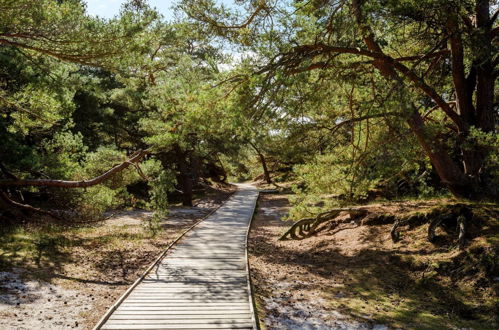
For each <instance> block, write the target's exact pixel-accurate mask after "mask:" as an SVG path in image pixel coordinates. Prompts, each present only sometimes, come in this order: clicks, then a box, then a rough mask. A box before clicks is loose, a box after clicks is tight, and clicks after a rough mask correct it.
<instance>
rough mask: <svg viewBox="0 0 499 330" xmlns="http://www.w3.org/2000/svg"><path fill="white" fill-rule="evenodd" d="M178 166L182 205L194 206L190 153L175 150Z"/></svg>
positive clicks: (177, 148) (178, 148) (178, 149)
mask: <svg viewBox="0 0 499 330" xmlns="http://www.w3.org/2000/svg"><path fill="white" fill-rule="evenodd" d="M175 153H176V156H177V165H178V170H179V172H180V175H179V183H180V189H181V190H182V205H183V206H192V188H193V184H192V172H191V167H190V165H189V162H188V153H187V152H185V151H182V150H181V149H180V147H178V146H177V147H176V148H175Z"/></svg>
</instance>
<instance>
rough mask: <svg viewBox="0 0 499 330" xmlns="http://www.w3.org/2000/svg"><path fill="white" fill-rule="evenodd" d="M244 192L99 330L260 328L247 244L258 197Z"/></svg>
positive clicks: (182, 244) (185, 241) (189, 237)
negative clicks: (253, 294)
mask: <svg viewBox="0 0 499 330" xmlns="http://www.w3.org/2000/svg"><path fill="white" fill-rule="evenodd" d="M238 188H239V189H238V191H237V192H236V193H235V194H234V195H232V197H231V198H230V199H229V200H228V201H227V202H226V203H225V204H224V205H223V206H222V207H220V208H219V209H218V210H217V211H216V212H215V213H213V214H212V215H211V216H209V217H208V218H206V219H205V220H204V221H203V222H201V223H200V224H198V225H197V226H196V227H194V228H193V229H192V230H191V231H189V232H188V233H187V234H186V235H185V236H184V237H183V238H182V239H181V240H180V241H179V242H177V244H176V245H175V246H174V247H173V248H172V249H171V250H170V251H169V252H168V254H167V256H166V257H165V258H163V259H162V260H161V261H160V262H159V263H158V264H157V266H155V267H154V268H153V269H152V270H151V271H150V272H149V273H147V274H146V276H145V277H144V278H143V279H142V280H141V281H140V283H139V284H138V285H137V286H135V287H134V288H133V289H132V290H131V291H129V293H128V295H127V296H126V297H125V299H124V300H123V301H121V303H120V304H119V305H117V308H112V310H110V311H109V312H108V314H107V315H106V316H105V317H104V318H103V320H102V321H101V322H100V323H99V324H98V325H97V327H96V329H253V328H255V318H254V313H253V306H252V302H251V294H250V286H249V274H248V268H247V255H246V238H247V232H248V226H249V223H250V221H251V218H252V216H253V212H254V209H255V205H256V200H257V198H258V191H257V189H256V188H255V187H253V186H250V185H245V184H240V185H238ZM115 307H116V305H115Z"/></svg>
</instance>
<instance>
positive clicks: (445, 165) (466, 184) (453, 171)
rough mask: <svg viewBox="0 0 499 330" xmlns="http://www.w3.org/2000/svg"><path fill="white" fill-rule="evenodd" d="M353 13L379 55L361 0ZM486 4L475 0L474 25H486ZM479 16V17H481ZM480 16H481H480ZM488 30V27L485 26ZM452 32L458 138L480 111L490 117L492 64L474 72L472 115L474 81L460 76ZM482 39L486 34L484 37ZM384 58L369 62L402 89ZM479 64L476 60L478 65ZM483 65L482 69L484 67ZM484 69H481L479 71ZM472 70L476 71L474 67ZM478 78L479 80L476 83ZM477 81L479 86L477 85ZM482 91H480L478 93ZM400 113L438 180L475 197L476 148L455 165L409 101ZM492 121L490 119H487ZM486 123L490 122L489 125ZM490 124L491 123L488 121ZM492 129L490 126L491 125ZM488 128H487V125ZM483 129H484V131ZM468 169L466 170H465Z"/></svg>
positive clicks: (460, 54) (479, 162)
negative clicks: (457, 108)
mask: <svg viewBox="0 0 499 330" xmlns="http://www.w3.org/2000/svg"><path fill="white" fill-rule="evenodd" d="M352 5H353V13H354V15H355V18H356V21H357V24H358V26H359V28H360V29H361V31H362V35H363V40H364V43H365V44H366V46H367V48H368V49H369V50H370V51H372V52H375V53H379V54H383V50H382V49H381V47H380V46H379V44H378V43H377V42H376V40H375V37H374V33H373V31H372V30H371V29H370V27H369V25H368V24H367V22H366V21H365V18H364V16H363V15H362V0H354V1H353V2H352ZM488 9H489V4H488V0H478V1H477V24H478V28H480V19H481V20H482V21H483V24H489V22H490V18H489V13H488ZM451 16H452V13H451V14H450V18H449V20H448V25H447V28H448V29H449V30H451V31H452V29H454V28H455V24H456V21H455V17H454V18H453V17H451ZM481 16H482V17H481ZM480 17H481V18H480ZM489 31H490V27H489ZM457 32H459V31H456V33H454V34H452V37H451V40H450V41H451V42H450V44H451V61H452V78H453V83H454V87H455V92H456V97H457V98H458V102H457V103H458V107H460V111H461V113H460V114H459V115H457V116H458V117H459V118H457V119H458V121H459V125H458V128H457V129H458V134H459V135H460V136H462V137H466V136H467V134H468V133H469V128H470V126H471V125H473V123H474V120H475V117H480V110H479V108H482V112H484V113H486V114H485V115H482V117H485V118H488V119H490V111H492V100H493V79H492V82H491V80H490V79H489V78H488V76H487V74H488V75H492V72H493V70H492V66H491V65H489V66H487V65H485V67H481V71H482V78H480V77H478V72H477V83H476V85H477V109H476V112H477V113H478V116H475V113H474V111H473V109H472V108H473V106H472V95H473V91H474V89H475V82H474V81H473V79H474V76H473V72H471V73H470V77H468V79H466V78H465V76H464V64H463V63H464V62H463V59H464V51H463V45H462V41H461V40H460V38H459V34H458V33H457ZM485 35H487V36H488V38H489V39H488V40H485V42H484V47H485V51H484V53H485V55H482V56H484V58H482V59H483V60H484V61H485V62H483V63H485V64H486V63H487V62H486V61H487V60H488V61H489V62H490V42H491V39H490V38H491V37H490V33H487V32H485ZM484 38H485V39H486V37H484ZM392 64H393V63H389V62H386V61H384V60H383V59H378V60H375V61H373V65H374V67H375V68H376V69H377V70H378V71H379V72H380V73H381V75H382V76H383V77H385V78H386V79H389V80H394V81H396V82H399V83H400V87H401V88H403V86H404V83H403V81H402V78H401V77H400V76H399V74H398V72H397V71H396V69H395V67H394V66H393V65H392ZM481 64H482V63H480V65H481ZM484 68H485V69H484ZM484 70H485V71H487V72H483V71H484ZM476 71H479V70H478V69H476ZM480 81H481V82H480ZM480 84H482V85H483V88H482V89H481V88H480ZM481 90H482V92H480V91H481ZM482 94H483V97H484V100H479V99H480V97H479V96H480V95H482ZM480 103H485V104H484V105H483V106H481V107H480V106H479V105H480ZM404 112H405V113H406V114H407V122H408V125H409V127H410V128H411V130H412V132H413V133H414V135H415V136H416V138H417V140H418V142H419V144H420V145H421V147H422V148H423V150H424V151H425V153H426V155H427V156H428V158H429V159H430V161H431V162H432V164H433V166H434V167H435V170H436V172H437V174H438V176H439V177H440V179H441V181H442V183H443V184H444V185H445V186H446V187H447V188H448V189H449V191H450V192H451V193H452V194H453V195H454V196H456V197H460V198H469V199H476V198H478V197H479V195H480V194H482V193H480V191H481V189H480V183H479V180H478V173H479V171H480V169H481V168H482V166H483V160H484V158H485V157H484V155H483V154H477V152H479V151H477V150H470V151H466V150H464V151H463V155H462V157H463V158H462V160H463V163H464V168H462V167H461V166H459V164H458V163H457V162H456V161H455V160H453V159H452V158H451V156H450V154H449V151H448V150H447V149H446V148H445V147H444V145H443V143H442V142H441V141H438V140H437V139H436V138H435V137H434V136H431V135H430V134H429V132H428V130H427V129H426V127H425V126H426V125H425V123H424V121H423V118H422V117H421V114H420V113H419V112H418V111H417V109H416V107H415V106H414V105H413V104H409V105H408V106H406V107H405V109H404ZM491 121H492V123H493V120H491ZM489 125H490V124H489ZM492 125H493V124H492ZM491 127H492V129H493V127H494V126H491ZM491 127H489V129H490V128H491ZM485 131H487V130H485ZM465 168H468V171H469V172H471V173H468V172H466V171H465Z"/></svg>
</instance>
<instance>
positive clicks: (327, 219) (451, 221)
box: [279, 204, 473, 248]
mask: <svg viewBox="0 0 499 330" xmlns="http://www.w3.org/2000/svg"><path fill="white" fill-rule="evenodd" d="M340 213H347V214H349V215H350V217H349V218H348V219H347V220H346V221H348V222H350V221H352V220H354V219H358V218H362V221H361V222H360V224H361V225H384V224H390V223H393V226H392V228H391V230H390V237H391V239H392V241H393V242H394V243H396V242H398V241H399V240H400V232H399V229H400V227H402V226H409V227H416V226H421V225H424V224H426V223H427V224H428V231H427V239H428V241H430V242H435V241H436V237H437V235H436V229H437V228H438V227H443V228H444V229H445V230H446V231H447V232H448V233H455V232H456V231H457V232H458V245H459V247H460V248H463V247H464V244H465V239H466V235H467V227H468V224H469V223H470V221H471V219H472V217H473V213H472V210H471V209H470V207H469V206H467V205H464V204H450V205H445V206H439V207H435V208H433V209H432V210H431V211H430V212H428V213H416V214H411V215H408V216H402V217H397V216H394V215H390V214H376V213H369V210H368V209H366V208H338V209H333V210H329V211H327V212H323V213H320V214H318V215H317V216H315V217H311V218H304V219H301V220H299V221H297V222H296V223H294V224H293V225H292V226H291V227H290V228H289V229H288V230H287V231H286V232H285V233H284V234H283V235H282V236H281V237H280V238H279V240H288V239H292V240H302V239H306V238H309V237H311V236H313V235H315V234H317V233H319V232H321V231H323V230H325V229H328V230H333V229H335V228H336V227H338V226H339V225H340V224H341V223H343V222H345V221H341V220H337V219H336V218H337V217H338V216H339V215H340Z"/></svg>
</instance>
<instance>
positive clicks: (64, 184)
mask: <svg viewBox="0 0 499 330" xmlns="http://www.w3.org/2000/svg"><path fill="white" fill-rule="evenodd" d="M146 154H147V151H145V150H139V151H137V152H135V153H133V154H132V156H130V158H129V159H128V160H126V161H124V162H123V163H121V164H119V165H116V166H114V167H113V168H111V169H110V170H108V171H107V172H105V173H103V174H102V175H100V176H98V177H95V178H93V179H90V180H83V181H66V180H52V179H37V180H29V179H28V180H23V179H17V180H12V179H9V180H0V187H21V186H22V187H28V186H36V187H61V188H85V187H91V186H95V185H97V184H99V183H102V182H104V181H105V180H107V179H109V178H110V177H111V176H112V175H113V174H116V173H118V172H121V171H123V170H124V169H126V168H128V167H129V166H130V165H133V164H135V163H137V162H139V161H141V160H142V158H144V156H145V155H146Z"/></svg>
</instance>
